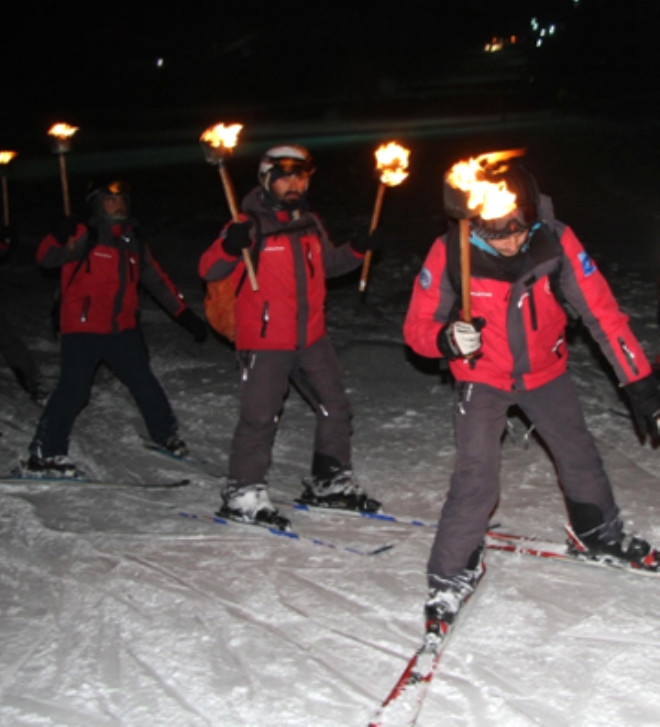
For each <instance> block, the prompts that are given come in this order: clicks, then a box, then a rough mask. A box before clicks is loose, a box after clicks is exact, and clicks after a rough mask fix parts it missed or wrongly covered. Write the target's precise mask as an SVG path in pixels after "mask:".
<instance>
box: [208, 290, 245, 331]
mask: <svg viewBox="0 0 660 727" xmlns="http://www.w3.org/2000/svg"><path fill="white" fill-rule="evenodd" d="M242 283H243V278H241V281H240V283H239V284H238V287H237V288H236V290H234V283H233V281H232V279H231V276H230V277H227V278H223V279H222V280H211V281H208V282H207V283H206V294H205V295H204V313H205V314H206V320H207V321H208V323H209V325H210V326H211V328H212V329H213V330H214V331H215V332H216V333H219V334H220V335H221V336H224V337H225V338H226V339H227V340H228V341H230V342H231V343H233V342H234V341H235V340H236V316H235V315H234V307H235V304H236V296H237V295H238V291H239V289H240V286H241V285H242Z"/></svg>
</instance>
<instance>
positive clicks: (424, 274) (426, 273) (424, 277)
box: [419, 268, 433, 290]
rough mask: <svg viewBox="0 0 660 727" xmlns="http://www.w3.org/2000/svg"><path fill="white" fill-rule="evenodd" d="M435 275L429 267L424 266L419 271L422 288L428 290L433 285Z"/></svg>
mask: <svg viewBox="0 0 660 727" xmlns="http://www.w3.org/2000/svg"><path fill="white" fill-rule="evenodd" d="M432 280H433V276H432V275H431V271H430V270H429V269H428V268H422V269H421V271H420V273H419V285H420V287H421V288H422V290H428V289H429V288H430V287H431V281H432Z"/></svg>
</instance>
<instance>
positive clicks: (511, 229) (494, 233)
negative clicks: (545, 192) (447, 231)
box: [473, 205, 537, 240]
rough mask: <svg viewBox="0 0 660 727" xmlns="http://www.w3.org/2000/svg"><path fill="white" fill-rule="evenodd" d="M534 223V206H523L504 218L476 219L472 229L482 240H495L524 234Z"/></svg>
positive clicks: (535, 218) (535, 219) (535, 214)
mask: <svg viewBox="0 0 660 727" xmlns="http://www.w3.org/2000/svg"><path fill="white" fill-rule="evenodd" d="M536 221H537V212H536V207H535V206H534V205H524V206H522V207H519V208H517V209H515V210H514V211H513V212H511V213H510V214H508V215H506V216H505V217H499V218H497V219H495V220H484V219H483V218H481V217H477V218H476V219H475V220H474V222H473V227H474V230H475V232H476V233H477V234H478V235H479V237H481V238H482V239H484V240H497V239H503V238H505V237H509V236H511V235H516V234H518V233H520V232H526V231H527V230H529V229H530V227H532V225H534V223H535V222H536Z"/></svg>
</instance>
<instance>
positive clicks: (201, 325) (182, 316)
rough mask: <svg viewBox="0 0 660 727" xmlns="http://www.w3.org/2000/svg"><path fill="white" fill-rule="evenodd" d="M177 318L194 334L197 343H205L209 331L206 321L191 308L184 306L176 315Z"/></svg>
mask: <svg viewBox="0 0 660 727" xmlns="http://www.w3.org/2000/svg"><path fill="white" fill-rule="evenodd" d="M176 320H177V321H178V322H179V323H180V324H181V325H182V326H183V327H184V328H185V329H186V330H187V331H188V332H189V333H190V334H191V335H192V337H193V338H194V339H195V341H196V342H197V343H203V342H204V341H205V340H206V336H207V333H208V331H207V328H206V322H205V321H203V320H202V319H201V318H200V317H199V316H197V315H195V314H194V313H193V312H192V311H191V310H190V308H184V309H183V310H182V311H181V313H179V315H178V316H177V317H176Z"/></svg>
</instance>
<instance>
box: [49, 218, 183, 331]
mask: <svg viewBox="0 0 660 727" xmlns="http://www.w3.org/2000/svg"><path fill="white" fill-rule="evenodd" d="M37 263H38V264H39V265H40V266H41V267H44V268H61V269H62V270H61V277H60V288H61V305H60V332H61V333H63V334H66V333H104V334H107V333H119V332H121V331H125V330H128V329H131V328H136V326H137V312H138V308H139V293H138V285H142V286H144V287H145V288H146V290H147V291H148V292H149V293H150V294H151V295H153V297H154V298H155V299H156V300H157V301H158V302H159V303H160V304H161V305H162V306H163V308H165V310H166V311H167V312H168V313H169V314H170V315H172V316H173V317H176V316H177V315H179V314H180V313H182V312H183V310H184V309H185V308H186V307H187V305H186V303H185V301H184V299H183V295H182V293H181V292H180V291H179V290H178V288H177V287H176V286H175V285H174V283H173V282H172V281H171V280H170V278H169V277H168V275H167V274H166V273H165V272H164V271H163V270H162V269H161V267H160V266H159V265H158V263H157V262H156V260H155V259H154V258H153V256H152V254H151V251H150V250H149V247H148V246H147V244H146V243H145V242H144V241H143V240H141V239H139V236H138V234H137V233H136V223H135V221H134V220H127V221H125V222H122V223H110V222H108V221H106V220H104V219H101V218H92V219H91V220H90V222H89V227H87V226H86V225H83V224H78V227H77V230H76V233H75V235H74V236H73V238H72V239H71V240H70V241H69V242H67V243H66V244H64V245H63V244H61V243H60V242H59V241H58V240H57V239H56V238H55V236H54V235H52V234H49V235H47V236H46V237H45V238H44V239H43V240H42V241H41V243H40V244H39V247H38V248H37Z"/></svg>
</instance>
